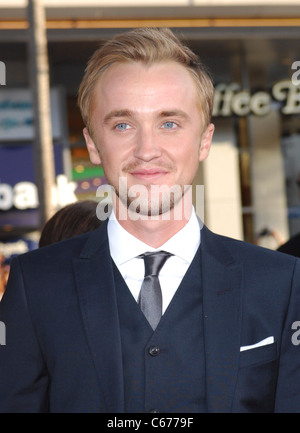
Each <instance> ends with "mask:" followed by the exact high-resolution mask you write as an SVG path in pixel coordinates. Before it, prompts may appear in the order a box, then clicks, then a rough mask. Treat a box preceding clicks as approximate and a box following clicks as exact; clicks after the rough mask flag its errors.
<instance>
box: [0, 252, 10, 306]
mask: <svg viewBox="0 0 300 433" xmlns="http://www.w3.org/2000/svg"><path fill="white" fill-rule="evenodd" d="M8 276H9V263H7V260H6V259H5V257H4V255H3V254H1V253H0V301H1V299H2V296H3V294H4V291H5V288H6V285H7V280H8Z"/></svg>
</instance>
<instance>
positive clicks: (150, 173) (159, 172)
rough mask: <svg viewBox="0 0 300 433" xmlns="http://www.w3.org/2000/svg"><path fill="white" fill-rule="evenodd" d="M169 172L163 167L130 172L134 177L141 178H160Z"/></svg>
mask: <svg viewBox="0 0 300 433" xmlns="http://www.w3.org/2000/svg"><path fill="white" fill-rule="evenodd" d="M167 173H168V172H167V170H165V169H162V168H150V169H135V170H133V171H131V172H130V174H131V175H132V176H133V177H135V178H137V179H140V180H152V179H158V178H159V177H162V176H164V175H165V174H167Z"/></svg>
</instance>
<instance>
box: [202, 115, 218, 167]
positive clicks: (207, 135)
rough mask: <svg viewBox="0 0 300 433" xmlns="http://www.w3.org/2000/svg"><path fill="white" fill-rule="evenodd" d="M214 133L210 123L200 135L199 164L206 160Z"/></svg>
mask: <svg viewBox="0 0 300 433" xmlns="http://www.w3.org/2000/svg"><path fill="white" fill-rule="evenodd" d="M214 131H215V126H214V125H213V124H212V123H210V124H209V125H208V127H207V128H206V130H205V131H204V132H203V134H202V137H201V144H200V150H199V161H200V162H202V161H205V160H206V158H207V157H208V154H209V150H210V146H211V142H212V138H213V135H214Z"/></svg>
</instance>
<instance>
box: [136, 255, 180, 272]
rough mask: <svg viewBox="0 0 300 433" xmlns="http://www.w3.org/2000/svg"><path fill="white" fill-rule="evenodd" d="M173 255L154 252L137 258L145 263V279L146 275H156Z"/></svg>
mask: <svg viewBox="0 0 300 433" xmlns="http://www.w3.org/2000/svg"><path fill="white" fill-rule="evenodd" d="M172 255H173V254H171V253H167V252H166V251H156V252H154V253H150V252H146V253H144V254H141V255H140V256H139V257H140V258H142V259H144V263H145V277H147V276H148V275H158V274H159V272H160V270H161V268H162V267H163V265H164V264H165V262H166V261H167V259H168V258H169V257H171V256H172Z"/></svg>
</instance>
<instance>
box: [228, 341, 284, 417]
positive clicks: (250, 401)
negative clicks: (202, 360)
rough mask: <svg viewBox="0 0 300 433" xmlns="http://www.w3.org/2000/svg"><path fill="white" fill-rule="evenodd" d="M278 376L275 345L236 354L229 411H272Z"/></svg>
mask: <svg viewBox="0 0 300 433" xmlns="http://www.w3.org/2000/svg"><path fill="white" fill-rule="evenodd" d="M277 374H278V351H277V343H276V342H275V343H272V344H269V345H266V346H261V347H257V348H254V349H249V350H246V351H244V352H240V363H239V372H238V377H237V384H236V389H235V395H234V399H233V407H232V411H233V412H239V413H268V412H273V411H274V405H275V394H276V384H277Z"/></svg>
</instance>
